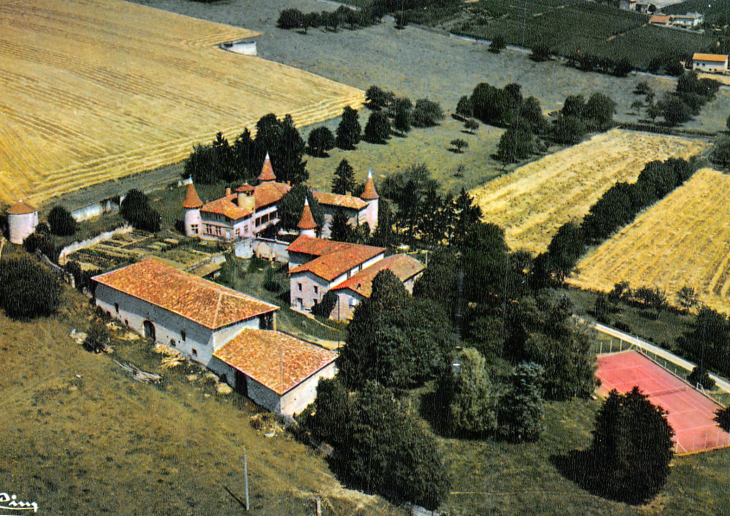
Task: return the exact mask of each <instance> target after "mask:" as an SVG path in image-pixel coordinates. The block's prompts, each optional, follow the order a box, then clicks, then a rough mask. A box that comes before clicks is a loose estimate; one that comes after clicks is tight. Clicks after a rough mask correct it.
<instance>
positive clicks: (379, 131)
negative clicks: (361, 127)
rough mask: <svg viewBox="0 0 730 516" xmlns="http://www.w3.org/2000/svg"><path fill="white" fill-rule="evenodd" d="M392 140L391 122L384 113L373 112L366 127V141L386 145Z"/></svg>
mask: <svg viewBox="0 0 730 516" xmlns="http://www.w3.org/2000/svg"><path fill="white" fill-rule="evenodd" d="M389 138H390V120H388V115H386V114H385V113H384V112H382V111H373V112H372V113H371V114H370V117H369V118H368V123H367V125H366V126H365V139H366V140H367V141H368V142H370V143H381V144H382V143H385V142H386V140H388V139H389Z"/></svg>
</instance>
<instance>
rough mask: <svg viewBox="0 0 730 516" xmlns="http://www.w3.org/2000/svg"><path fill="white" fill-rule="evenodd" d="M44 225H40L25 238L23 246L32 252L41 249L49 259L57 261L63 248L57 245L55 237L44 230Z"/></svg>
mask: <svg viewBox="0 0 730 516" xmlns="http://www.w3.org/2000/svg"><path fill="white" fill-rule="evenodd" d="M44 227H45V226H43V225H38V227H37V228H36V230H35V231H34V232H33V233H31V234H30V235H28V237H27V238H26V239H25V240H23V248H24V249H25V250H26V251H28V252H29V253H31V254H32V253H35V252H36V251H40V252H41V253H42V254H44V255H45V256H46V257H47V258H48V259H49V260H51V261H52V262H54V263H56V262H57V261H58V256H59V254H60V253H61V248H60V246H58V245H56V243H55V241H54V239H53V237H51V236H50V235H49V234H48V233H45V232H44V229H43V228H44Z"/></svg>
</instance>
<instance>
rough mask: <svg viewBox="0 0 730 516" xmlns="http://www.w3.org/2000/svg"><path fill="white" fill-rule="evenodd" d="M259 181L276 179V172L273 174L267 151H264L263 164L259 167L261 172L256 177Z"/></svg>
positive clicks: (264, 181)
mask: <svg viewBox="0 0 730 516" xmlns="http://www.w3.org/2000/svg"><path fill="white" fill-rule="evenodd" d="M258 180H259V183H266V182H269V181H276V174H274V167H272V166H271V159H270V158H269V153H268V152H267V153H266V159H265V160H264V166H263V167H262V168H261V173H260V174H259V177H258Z"/></svg>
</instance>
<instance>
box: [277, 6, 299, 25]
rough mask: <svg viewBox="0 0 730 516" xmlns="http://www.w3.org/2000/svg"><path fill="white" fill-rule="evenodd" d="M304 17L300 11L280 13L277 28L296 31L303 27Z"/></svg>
mask: <svg viewBox="0 0 730 516" xmlns="http://www.w3.org/2000/svg"><path fill="white" fill-rule="evenodd" d="M303 20H304V15H303V14H302V12H301V11H300V10H299V9H284V10H283V11H281V13H279V19H278V20H277V22H276V26H277V27H279V28H280V29H296V28H299V27H301V26H302V25H303Z"/></svg>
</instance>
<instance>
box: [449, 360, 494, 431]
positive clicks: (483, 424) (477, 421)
mask: <svg viewBox="0 0 730 516" xmlns="http://www.w3.org/2000/svg"><path fill="white" fill-rule="evenodd" d="M460 362H461V367H460V370H459V372H458V373H456V374H453V373H450V374H449V376H448V377H447V379H446V380H447V381H445V382H442V386H441V389H440V390H441V392H442V394H443V395H444V396H447V397H450V403H449V420H450V423H451V424H450V427H451V430H452V431H453V432H455V433H457V434H472V435H485V434H488V433H491V432H494V430H496V428H497V401H498V398H499V395H498V390H497V388H495V386H493V385H492V382H491V381H490V380H489V375H488V373H487V369H486V360H485V359H484V357H483V356H482V355H481V354H480V353H479V352H478V351H477V350H476V349H473V348H467V349H465V350H464V351H463V352H462V353H461V354H460ZM444 391H447V392H444Z"/></svg>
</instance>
